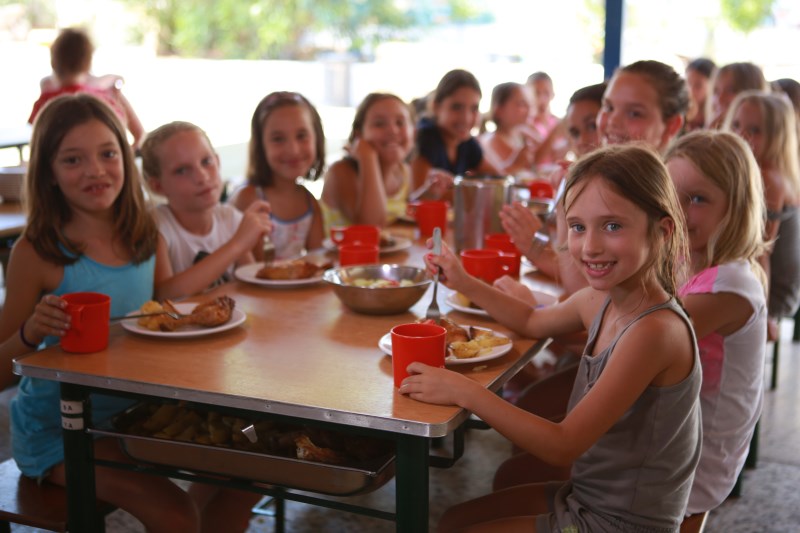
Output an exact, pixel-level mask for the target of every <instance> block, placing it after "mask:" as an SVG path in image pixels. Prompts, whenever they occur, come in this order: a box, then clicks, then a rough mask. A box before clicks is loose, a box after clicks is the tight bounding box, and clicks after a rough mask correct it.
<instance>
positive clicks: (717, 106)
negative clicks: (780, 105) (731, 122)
mask: <svg viewBox="0 0 800 533" xmlns="http://www.w3.org/2000/svg"><path fill="white" fill-rule="evenodd" d="M742 91H762V92H769V84H768V83H767V80H766V78H765V77H764V72H763V71H762V70H761V67H759V66H758V65H755V64H753V63H748V62H738V63H728V64H727V65H724V66H722V67H720V68H719V69H718V70H717V72H716V74H715V75H714V77H713V78H712V82H711V98H709V99H708V100H707V102H708V103H707V108H706V118H707V120H708V122H707V124H706V127H707V128H711V129H720V128H722V126H723V124H724V122H725V117H726V116H727V114H728V109H729V108H730V107H731V104H732V103H733V100H734V99H735V98H736V95H737V94H739V93H740V92H742Z"/></svg>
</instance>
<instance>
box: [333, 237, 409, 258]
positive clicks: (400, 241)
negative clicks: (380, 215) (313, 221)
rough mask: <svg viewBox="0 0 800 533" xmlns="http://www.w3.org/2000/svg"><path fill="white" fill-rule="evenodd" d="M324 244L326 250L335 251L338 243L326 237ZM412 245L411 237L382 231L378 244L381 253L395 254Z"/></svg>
mask: <svg viewBox="0 0 800 533" xmlns="http://www.w3.org/2000/svg"><path fill="white" fill-rule="evenodd" d="M322 246H323V248H325V249H326V250H329V251H332V252H335V251H337V250H338V249H337V247H336V244H335V243H334V242H333V241H332V240H331V239H330V238H326V239H325V240H324V241H322ZM410 247H411V239H409V238H408V237H401V236H399V235H392V234H391V233H385V232H384V233H381V240H380V243H379V244H378V251H379V252H380V253H381V254H393V253H395V252H400V251H402V250H406V249H407V248H410Z"/></svg>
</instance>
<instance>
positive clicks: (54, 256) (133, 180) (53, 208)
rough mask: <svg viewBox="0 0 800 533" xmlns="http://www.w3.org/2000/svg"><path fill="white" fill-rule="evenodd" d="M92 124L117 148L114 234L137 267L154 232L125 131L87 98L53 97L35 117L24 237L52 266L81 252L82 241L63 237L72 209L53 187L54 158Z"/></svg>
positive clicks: (152, 247)
mask: <svg viewBox="0 0 800 533" xmlns="http://www.w3.org/2000/svg"><path fill="white" fill-rule="evenodd" d="M93 120H97V121H99V122H101V123H102V124H103V125H104V126H105V127H107V128H108V129H109V130H111V132H112V133H113V134H114V137H115V138H116V140H117V144H119V149H120V153H121V154H122V165H123V167H122V168H123V172H124V178H125V179H124V180H123V183H122V190H121V191H120V193H119V195H118V196H117V198H116V200H114V208H113V214H114V215H113V216H114V220H113V224H114V235H115V237H118V238H119V240H120V242H121V243H122V244H123V246H125V247H126V249H127V251H128V252H129V253H130V256H131V260H132V261H133V262H134V263H136V264H138V263H141V262H143V261H145V260H147V259H148V258H150V256H152V255H153V254H154V253H155V252H156V246H157V244H158V228H157V227H156V222H155V219H153V217H152V215H151V214H150V212H149V210H148V209H147V204H146V202H145V199H144V192H143V190H142V180H141V178H140V177H139V171H138V170H137V169H136V165H135V163H134V159H133V151H132V150H131V147H130V145H129V144H128V140H127V138H126V136H125V128H124V127H123V126H122V123H120V121H119V118H118V117H117V115H116V114H115V113H114V111H112V110H111V108H110V107H109V106H108V105H106V104H105V103H104V102H102V101H101V100H98V99H97V98H95V97H94V96H91V95H89V94H85V93H79V94H75V95H65V96H59V97H57V98H54V99H53V100H51V101H50V102H48V103H47V105H46V106H44V108H43V109H42V111H41V112H40V113H39V115H38V116H37V117H36V122H35V123H34V126H33V135H32V138H31V156H30V161H29V163H28V172H27V173H26V175H25V192H26V195H25V197H26V202H25V208H26V212H27V216H28V223H27V226H26V227H25V233H24V235H25V238H27V239H28V240H29V241H30V242H31V244H33V248H34V250H36V253H38V254H39V256H41V257H42V258H43V259H45V260H47V261H50V262H52V263H55V264H57V265H70V264H72V263H74V262H75V261H77V260H78V258H79V257H80V255H81V254H82V253H83V243H81V242H75V241H71V240H70V239H68V238H67V236H66V235H65V234H64V227H65V226H66V225H67V224H68V223H69V221H70V220H72V207H71V206H70V204H69V202H67V199H66V198H65V197H64V194H63V193H62V192H61V189H59V188H58V187H55V186H54V185H53V184H54V182H55V174H54V173H53V159H54V158H55V156H56V153H57V152H58V149H59V147H60V146H61V143H62V141H63V140H64V137H66V136H67V134H68V133H69V132H70V131H72V129H73V128H75V127H77V126H80V125H82V124H86V123H87V122H91V121H93Z"/></svg>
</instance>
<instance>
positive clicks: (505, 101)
mask: <svg viewBox="0 0 800 533" xmlns="http://www.w3.org/2000/svg"><path fill="white" fill-rule="evenodd" d="M530 111H531V95H530V91H529V90H528V88H526V87H525V86H524V85H521V84H519V83H514V82H507V83H501V84H500V85H497V86H496V87H495V88H494V89H492V104H491V108H490V110H489V113H490V118H491V121H492V122H493V123H494V125H495V126H496V127H495V130H494V131H490V132H486V133H484V134H482V135H481V136H480V137H478V142H479V143H480V144H481V148H482V149H483V157H484V158H485V159H486V161H487V162H488V163H489V164H491V165H492V166H493V167H494V168H495V169H497V171H498V172H499V173H500V174H501V175H514V176H526V175H527V176H529V177H532V173H533V156H534V151H533V140H532V139H531V138H530V135H529V134H528V133H527V129H528V128H527V126H526V124H527V122H528V115H530Z"/></svg>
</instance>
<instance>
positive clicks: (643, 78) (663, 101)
mask: <svg viewBox="0 0 800 533" xmlns="http://www.w3.org/2000/svg"><path fill="white" fill-rule="evenodd" d="M688 107H689V93H688V91H687V89H686V83H685V82H684V80H683V78H681V77H680V75H679V74H678V73H677V72H675V70H674V69H673V68H672V67H670V66H669V65H665V64H664V63H660V62H658V61H651V60H648V61H637V62H635V63H631V64H630V65H627V66H624V67H622V68H620V69H618V70H617V71H616V72H615V73H614V76H613V77H612V78H611V80H610V81H609V82H608V87H607V88H606V92H605V94H604V95H603V106H602V107H601V108H600V113H599V114H598V115H597V130H598V132H599V134H600V139H601V141H602V142H603V144H605V145H610V144H625V143H629V142H633V141H638V142H643V143H645V144H647V145H649V146H652V147H653V148H655V149H656V150H658V151H659V152H661V153H663V152H664V151H665V150H666V148H667V146H668V145H669V143H670V141H672V139H673V138H674V137H675V136H676V135H677V134H678V132H680V130H681V127H682V126H683V117H684V115H685V114H686V110H687V109H688Z"/></svg>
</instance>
